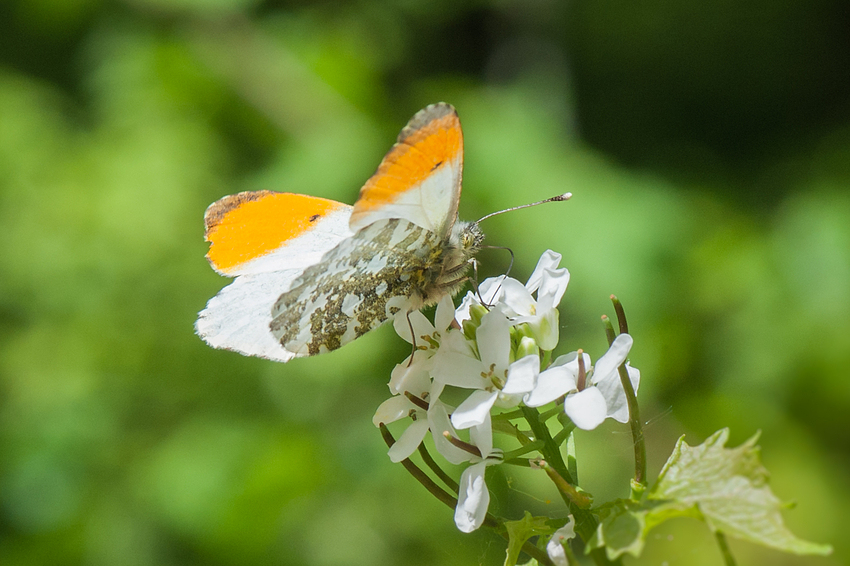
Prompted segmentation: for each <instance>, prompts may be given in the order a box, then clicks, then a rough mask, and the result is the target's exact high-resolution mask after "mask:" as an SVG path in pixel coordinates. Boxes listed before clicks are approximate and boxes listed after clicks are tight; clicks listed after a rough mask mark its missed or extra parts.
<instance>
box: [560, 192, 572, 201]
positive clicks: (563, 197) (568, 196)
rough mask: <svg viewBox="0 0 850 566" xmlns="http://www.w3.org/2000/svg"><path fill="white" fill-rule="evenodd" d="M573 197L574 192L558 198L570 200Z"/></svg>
mask: <svg viewBox="0 0 850 566" xmlns="http://www.w3.org/2000/svg"><path fill="white" fill-rule="evenodd" d="M571 198H573V193H564V194H562V195H561V196H559V197H558V200H570V199H571Z"/></svg>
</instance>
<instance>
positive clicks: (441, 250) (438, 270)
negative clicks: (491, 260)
mask: <svg viewBox="0 0 850 566" xmlns="http://www.w3.org/2000/svg"><path fill="white" fill-rule="evenodd" d="M483 241H484V233H483V232H481V229H480V228H479V227H478V223H476V222H462V221H461V222H456V223H455V224H454V226H453V227H452V231H451V233H450V234H449V237H448V238H447V239H446V240H445V241H444V242H443V243H442V245H441V246H439V247H438V248H436V249H435V250H434V251H435V253H437V254H438V255H437V256H436V257H435V258H434V259H433V261H432V262H431V265H432V273H431V277H432V280H431V281H430V282H429V284H428V285H426V287H425V288H424V289H423V296H422V306H427V305H432V304H435V303H437V302H439V300H440V299H441V298H442V297H443V296H444V295H454V294H455V293H457V292H458V291H459V290H460V287H462V286H463V284H464V282H465V281H466V280H467V273H468V272H469V268H470V266H471V263H470V260H471V259H472V258H473V257H474V256H475V254H476V253H478V250H479V249H480V248H481V243H482V242H483Z"/></svg>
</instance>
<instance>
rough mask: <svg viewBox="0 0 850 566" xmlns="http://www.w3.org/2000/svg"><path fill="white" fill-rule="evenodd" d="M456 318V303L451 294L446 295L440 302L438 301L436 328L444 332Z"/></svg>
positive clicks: (435, 317) (435, 315)
mask: <svg viewBox="0 0 850 566" xmlns="http://www.w3.org/2000/svg"><path fill="white" fill-rule="evenodd" d="M454 318H455V304H454V302H453V301H452V297H451V295H445V296H444V297H443V298H442V299H440V302H439V303H437V310H436V311H435V312H434V328H435V329H436V330H437V331H438V332H440V333H443V332H445V331H446V329H447V328H448V327H449V326H450V325H451V324H452V321H453V320H454Z"/></svg>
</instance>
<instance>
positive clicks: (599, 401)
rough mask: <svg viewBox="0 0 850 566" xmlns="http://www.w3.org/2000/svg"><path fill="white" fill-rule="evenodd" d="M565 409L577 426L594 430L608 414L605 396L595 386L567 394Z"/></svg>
mask: <svg viewBox="0 0 850 566" xmlns="http://www.w3.org/2000/svg"><path fill="white" fill-rule="evenodd" d="M564 411H566V413H567V416H568V417H570V419H572V421H573V422H574V423H575V425H576V426H577V427H579V428H580V429H582V430H593V429H595V428H596V427H598V426H599V425H600V424H602V421H604V420H605V417H606V416H607V415H608V407H607V405H606V404H605V398H604V397H603V396H602V393H600V392H599V390H598V389H596V388H595V387H589V388H587V389H585V390H584V391H579V392H578V393H573V394H572V395H567V400H566V401H565V402H564Z"/></svg>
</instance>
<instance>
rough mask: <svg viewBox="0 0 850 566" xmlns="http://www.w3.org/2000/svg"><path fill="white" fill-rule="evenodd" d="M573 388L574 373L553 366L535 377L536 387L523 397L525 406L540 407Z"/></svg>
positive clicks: (565, 368)
mask: <svg viewBox="0 0 850 566" xmlns="http://www.w3.org/2000/svg"><path fill="white" fill-rule="evenodd" d="M575 388H576V375H575V373H573V372H572V371H570V370H569V368H567V367H565V366H556V365H553V366H551V367H549V369H547V370H545V371H543V372H542V373H541V374H540V375H539V376H538V377H537V386H536V387H535V388H534V390H533V391H532V392H531V393H529V394H528V395H526V396H525V404H526V405H528V406H529V407H540V406H542V405H545V404H546V403H551V402H552V401H554V400H555V399H557V398H558V397H560V396H561V395H565V394H566V393H567V392H569V391H572V390H573V389H575Z"/></svg>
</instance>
